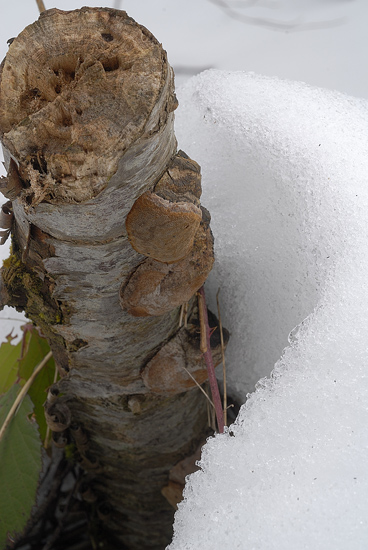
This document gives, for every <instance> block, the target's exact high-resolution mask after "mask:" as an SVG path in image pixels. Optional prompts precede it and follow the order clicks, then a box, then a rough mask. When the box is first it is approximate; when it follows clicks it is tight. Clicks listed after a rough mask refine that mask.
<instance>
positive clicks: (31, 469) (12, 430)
mask: <svg viewBox="0 0 368 550" xmlns="http://www.w3.org/2000/svg"><path fill="white" fill-rule="evenodd" d="M19 390H20V386H19V385H16V384H15V385H14V386H13V387H12V388H10V390H9V391H8V392H7V393H6V394H5V395H3V396H1V397H0V425H2V424H3V423H4V420H5V418H6V415H7V413H8V412H9V410H10V408H11V406H12V404H13V402H14V400H15V398H16V396H17V393H18V391H19ZM32 412H33V404H32V401H31V399H30V397H28V395H26V396H25V398H24V400H23V402H22V404H21V405H20V407H19V410H18V411H17V413H16V415H15V416H14V417H13V419H12V421H11V423H10V424H9V426H8V428H7V430H6V432H5V434H4V436H3V438H2V440H1V441H0V465H1V467H0V548H5V546H6V541H7V535H8V533H9V534H11V535H15V534H19V533H21V532H22V531H23V530H24V528H25V526H26V524H27V521H28V519H29V518H30V514H31V510H32V506H34V504H35V501H36V492H37V485H38V479H39V475H40V472H41V469H42V454H41V452H42V446H41V440H40V437H39V433H38V426H37V423H36V421H35V419H34V416H33V414H32Z"/></svg>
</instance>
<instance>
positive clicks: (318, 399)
mask: <svg viewBox="0 0 368 550" xmlns="http://www.w3.org/2000/svg"><path fill="white" fill-rule="evenodd" d="M179 100H180V101H181V107H180V110H179V113H178V116H177V134H178V138H179V143H180V146H181V147H182V148H183V149H184V150H185V151H186V152H187V153H188V154H190V155H192V156H193V158H195V159H196V160H197V161H198V162H200V164H201V165H202V171H203V185H204V195H203V198H202V202H203V204H205V205H206V206H207V207H208V208H209V210H210V211H211V214H212V218H213V221H212V227H213V229H214V233H215V238H216V253H217V265H216V267H215V270H214V272H213V274H212V276H211V280H210V283H209V290H208V292H209V294H211V295H212V301H213V297H214V294H215V292H216V290H217V287H218V286H220V287H221V295H222V308H223V309H222V316H223V317H224V324H226V326H227V327H228V328H229V329H230V331H231V334H232V343H231V345H230V346H229V352H228V363H229V364H230V369H231V370H230V373H229V377H230V383H231V386H232V388H233V391H236V392H237V394H238V395H240V396H243V397H244V396H245V394H246V393H247V391H249V390H250V389H252V387H253V385H254V383H255V382H256V381H257V379H259V378H260V377H261V376H263V375H265V374H268V373H269V372H270V371H271V369H272V367H273V364H274V363H275V361H277V359H278V357H280V355H281V353H282V356H281V359H279V361H277V363H276V366H275V368H274V370H273V373H272V375H271V377H270V378H269V379H264V380H261V382H259V383H258V384H257V390H256V392H255V393H253V394H252V395H251V397H250V398H249V399H248V401H247V403H246V404H245V405H244V406H243V408H242V410H241V413H240V415H239V418H238V420H237V422H236V424H235V425H233V426H232V428H231V432H230V433H228V434H225V435H222V436H217V437H216V438H213V439H211V440H210V441H209V442H208V443H207V445H206V446H205V448H204V451H203V456H202V461H201V466H202V471H200V472H198V473H196V474H194V475H193V476H191V478H190V480H189V483H188V484H187V487H186V492H185V497H186V498H185V501H184V503H183V504H182V505H180V509H179V512H178V513H177V515H176V520H175V536H174V541H173V543H172V545H171V546H170V550H189V549H190V550H192V549H193V550H194V549H195V550H197V549H198V548H201V549H202V550H206V549H210V548H211V550H223V549H224V548H226V547H229V548H241V549H252V550H253V549H254V550H255V549H262V550H266V549H267V550H269V549H275V550H280V549H281V548H282V549H283V550H289V549H290V550H291V549H292V550H295V549H298V550H302V549H310V550H319V549H321V550H322V549H323V550H329V549H331V550H332V549H334V550H336V549H341V550H343V549H344V550H346V549H347V548H349V550H358V549H362V550H363V549H365V548H367V546H368V514H367V512H368V506H367V498H366V495H367V494H368V476H367V473H366V470H367V462H368V430H367V429H366V426H367V425H368V395H367V394H368V379H367V372H368V368H367V362H368V285H367V281H368V181H367V180H368V155H367V151H368V109H367V103H366V102H364V101H360V100H357V99H354V98H351V97H347V96H343V95H341V94H338V93H335V92H330V91H326V90H319V89H313V88H310V87H307V86H306V85H303V84H300V83H292V82H283V81H279V80H276V79H270V78H263V77H258V76H255V75H252V74H244V73H224V72H216V71H210V72H206V73H203V74H202V75H200V76H199V77H196V78H195V79H192V81H190V82H189V83H188V85H187V86H186V87H185V88H184V89H183V90H182V91H181V94H180V96H179ZM303 319H305V320H304V321H303ZM301 321H303V322H302V323H301V324H300V326H299V327H298V328H297V329H295V330H292V329H293V327H294V326H295V325H297V324H298V323H300V322H301ZM290 331H292V332H291V334H290V335H289V345H288V347H286V348H285V349H284V351H283V352H282V350H283V348H284V346H285V345H287V343H288V334H289V333H290ZM234 436H235V437H234Z"/></svg>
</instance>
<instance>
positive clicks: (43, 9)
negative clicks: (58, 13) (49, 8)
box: [36, 0, 46, 13]
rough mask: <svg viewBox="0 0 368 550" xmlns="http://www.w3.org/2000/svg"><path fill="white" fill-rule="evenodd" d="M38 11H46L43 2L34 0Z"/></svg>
mask: <svg viewBox="0 0 368 550" xmlns="http://www.w3.org/2000/svg"><path fill="white" fill-rule="evenodd" d="M36 3H37V7H38V11H39V12H40V13H42V12H43V11H46V8H45V4H44V3H43V0H36Z"/></svg>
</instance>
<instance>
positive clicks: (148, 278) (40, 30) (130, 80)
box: [0, 8, 220, 549]
mask: <svg viewBox="0 0 368 550" xmlns="http://www.w3.org/2000/svg"><path fill="white" fill-rule="evenodd" d="M0 77H1V81H0V132H1V141H2V144H3V148H4V153H5V154H4V156H5V161H6V167H7V170H8V176H7V178H4V179H3V180H2V182H1V187H2V188H1V190H2V192H3V193H4V194H5V195H6V196H7V197H8V198H9V199H11V200H12V211H13V214H14V222H13V227H12V250H11V256H10V258H9V259H8V260H6V261H5V262H4V266H3V268H2V272H1V274H2V288H1V298H2V304H3V305H4V304H5V303H6V304H8V305H12V306H15V307H17V308H21V309H24V310H25V312H26V314H27V316H28V317H29V318H31V319H32V320H33V321H34V323H35V324H37V326H39V327H40V328H41V329H42V331H43V333H44V334H45V335H46V337H47V338H48V340H49V342H50V345H51V348H52V350H53V353H54V357H55V359H56V363H57V366H58V369H59V372H60V375H61V380H60V382H59V383H58V384H57V386H55V387H53V388H51V390H50V392H49V397H48V400H47V403H46V405H45V412H46V417H47V420H48V422H49V425H50V426H51V428H52V429H53V431H54V432H55V433H56V434H57V433H59V432H61V433H63V436H67V438H68V440H69V441H70V443H71V444H72V446H71V447H70V448H71V449H73V450H74V456H75V458H76V459H77V460H79V461H80V463H81V464H82V466H83V467H84V468H85V470H86V472H88V476H86V480H85V483H84V493H85V494H88V499H89V501H91V500H92V501H94V500H95V499H96V500H95V502H94V504H93V505H92V507H91V515H92V517H94V518H95V521H96V522H97V523H98V522H99V524H100V526H101V529H102V528H103V529H105V530H106V532H108V533H109V536H110V537H112V538H114V539H115V540H116V541H118V542H117V547H119V548H123V547H126V548H129V549H136V548H137V549H138V548H140V549H142V548H157V549H159V548H164V547H165V545H166V544H167V543H168V542H169V540H170V536H171V525H172V521H173V508H172V506H171V505H170V504H169V502H168V500H170V501H171V502H172V504H175V501H177V500H178V498H179V497H177V498H176V497H173V492H172V491H171V492H170V487H172V486H173V484H174V485H175V484H176V485H175V487H174V489H175V490H177V486H178V483H179V486H180V484H182V483H183V478H184V476H185V473H186V472H187V471H189V470H188V468H189V466H188V467H186V468H184V469H183V472H184V473H183V472H182V477H181V481H179V482H178V480H177V479H175V476H174V478H173V477H172V475H171V474H170V472H171V473H172V472H173V468H174V466H175V465H178V464H179V465H180V464H187V462H188V461H184V462H182V461H183V460H184V459H185V458H186V457H188V456H190V455H193V453H194V452H195V451H196V449H197V448H198V446H199V445H200V443H201V441H203V438H204V437H205V436H206V433H208V432H207V414H206V400H205V398H204V397H203V395H202V393H201V392H200V391H199V389H198V388H196V386H195V383H194V382H193V380H192V378H191V377H190V376H189V375H188V373H187V371H186V370H185V369H187V370H189V372H190V373H191V374H192V376H193V377H194V378H195V379H196V380H197V381H198V382H199V383H200V384H202V383H203V382H204V381H205V380H206V377H207V375H206V369H205V365H204V361H203V357H202V355H201V353H200V350H199V334H198V318H197V306H196V300H195V297H194V295H195V293H196V291H197V290H198V288H199V287H200V286H201V285H202V284H203V282H204V281H205V279H206V277H207V275H208V273H209V271H210V269H211V267H212V263H213V241H212V235H211V231H210V229H209V215H208V213H207V212H206V210H205V209H204V208H202V207H201V205H200V202H199V198H200V193H201V188H200V169H199V166H198V165H197V164H196V163H195V162H194V161H192V160H191V159H189V158H188V157H187V156H186V155H185V154H184V153H183V152H181V151H179V152H177V150H176V140H175V136H174V132H173V121H174V115H173V111H174V110H175V108H176V106H177V101H176V98H175V94H174V84H173V71H172V69H171V67H170V66H169V64H168V62H167V58H166V53H165V52H164V50H163V49H162V47H161V45H160V44H159V43H158V42H157V40H156V39H155V38H154V37H153V36H152V34H151V33H150V32H149V31H147V29H145V28H144V27H142V26H140V25H138V24H137V23H135V21H133V20H132V19H131V18H129V17H128V16H127V15H126V13H125V12H121V11H118V10H113V9H108V8H82V9H80V10H76V11H72V12H63V11H60V10H56V9H53V10H48V11H46V12H44V13H42V15H41V16H40V18H39V20H38V21H36V22H35V23H34V24H32V25H30V26H29V27H27V28H26V29H25V30H24V31H23V32H22V33H21V34H20V35H19V36H18V37H17V38H16V39H15V40H14V41H13V42H12V44H11V45H10V47H9V52H8V54H7V56H6V58H5V60H4V61H3V63H2V65H1V74H0ZM184 303H188V306H187V311H188V322H187V323H186V325H185V326H183V325H182V326H179V317H180V306H181V305H182V304H184ZM212 344H213V348H214V349H213V351H214V353H215V356H216V357H219V355H220V353H219V349H218V348H219V341H218V340H216V333H215V335H214V337H213V342H211V346H212ZM189 462H190V461H189ZM189 469H190V468H189ZM174 492H175V491H174ZM91 494H92V495H93V498H91ZM164 494H165V495H166V498H165V497H164V496H163V495H164ZM167 499H168V500H167Z"/></svg>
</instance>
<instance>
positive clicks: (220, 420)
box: [198, 286, 224, 434]
mask: <svg viewBox="0 0 368 550" xmlns="http://www.w3.org/2000/svg"><path fill="white" fill-rule="evenodd" d="M198 292H199V294H200V296H201V297H202V299H201V300H200V301H199V308H200V309H202V312H203V319H204V326H205V332H206V342H207V351H206V352H205V353H204V354H203V355H204V360H205V362H206V367H207V372H208V380H209V383H210V387H211V393H212V400H213V403H214V405H215V411H216V418H217V426H218V430H219V432H220V434H221V433H223V432H224V413H223V410H222V403H221V398H220V392H219V389H218V384H217V380H216V374H215V366H214V364H213V359H212V353H211V345H210V327H209V324H208V315H207V307H206V297H205V294H204V288H203V286H202V287H201V288H200V289H199V291H198ZM201 328H202V327H201ZM201 332H202V331H201Z"/></svg>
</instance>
